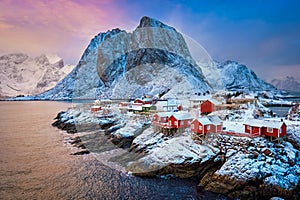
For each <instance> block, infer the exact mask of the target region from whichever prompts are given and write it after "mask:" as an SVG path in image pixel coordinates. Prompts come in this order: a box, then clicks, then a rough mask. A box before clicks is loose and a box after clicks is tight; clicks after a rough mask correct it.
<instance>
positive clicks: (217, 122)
mask: <svg viewBox="0 0 300 200" xmlns="http://www.w3.org/2000/svg"><path fill="white" fill-rule="evenodd" d="M207 117H208V119H209V120H210V121H211V122H212V123H213V124H214V125H220V124H221V123H222V120H221V119H220V118H219V117H218V116H216V115H212V116H207Z"/></svg>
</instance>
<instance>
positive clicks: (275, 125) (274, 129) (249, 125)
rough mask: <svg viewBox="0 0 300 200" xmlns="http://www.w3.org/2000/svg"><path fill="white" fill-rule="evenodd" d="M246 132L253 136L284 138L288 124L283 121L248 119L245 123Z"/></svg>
mask: <svg viewBox="0 0 300 200" xmlns="http://www.w3.org/2000/svg"><path fill="white" fill-rule="evenodd" d="M244 126H245V132H246V133H249V134H251V135H261V136H271V137H275V138H278V137H283V136H285V135H286V124H285V123H284V122H282V121H264V120H256V119H248V120H247V122H245V123H244Z"/></svg>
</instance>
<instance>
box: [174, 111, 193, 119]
mask: <svg viewBox="0 0 300 200" xmlns="http://www.w3.org/2000/svg"><path fill="white" fill-rule="evenodd" d="M172 116H174V117H175V118H176V119H177V120H185V119H193V117H192V116H191V114H190V113H180V112H177V113H174V114H173V115H172Z"/></svg>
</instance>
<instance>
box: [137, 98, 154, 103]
mask: <svg viewBox="0 0 300 200" xmlns="http://www.w3.org/2000/svg"><path fill="white" fill-rule="evenodd" d="M134 103H142V104H143V105H145V104H152V99H151V98H143V99H140V98H139V99H135V100H134Z"/></svg>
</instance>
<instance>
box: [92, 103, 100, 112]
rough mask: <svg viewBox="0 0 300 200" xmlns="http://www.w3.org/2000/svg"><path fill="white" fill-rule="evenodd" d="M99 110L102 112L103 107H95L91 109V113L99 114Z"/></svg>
mask: <svg viewBox="0 0 300 200" xmlns="http://www.w3.org/2000/svg"><path fill="white" fill-rule="evenodd" d="M99 110H101V106H97V105H94V106H92V107H91V112H97V111H99Z"/></svg>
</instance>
